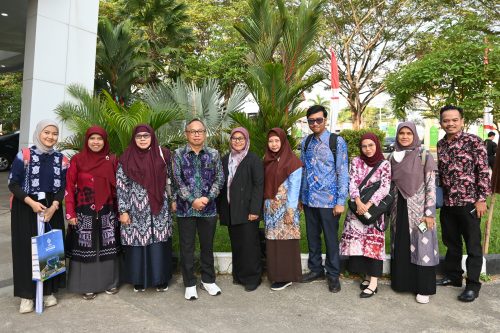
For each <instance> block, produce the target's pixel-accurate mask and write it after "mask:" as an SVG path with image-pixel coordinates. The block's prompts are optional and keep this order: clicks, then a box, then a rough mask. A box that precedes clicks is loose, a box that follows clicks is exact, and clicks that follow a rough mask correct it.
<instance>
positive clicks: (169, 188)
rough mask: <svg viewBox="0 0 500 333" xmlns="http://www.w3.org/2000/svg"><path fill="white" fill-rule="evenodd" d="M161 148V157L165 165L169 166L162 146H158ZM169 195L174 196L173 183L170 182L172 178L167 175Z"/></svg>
mask: <svg viewBox="0 0 500 333" xmlns="http://www.w3.org/2000/svg"><path fill="white" fill-rule="evenodd" d="M158 148H160V156H161V159H162V160H163V162H164V163H165V165H167V162H166V161H165V157H164V156H163V150H162V149H161V146H158ZM167 194H168V196H169V197H170V196H171V195H172V181H171V180H170V177H169V176H168V175H167Z"/></svg>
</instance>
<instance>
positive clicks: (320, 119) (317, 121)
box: [307, 117, 325, 125]
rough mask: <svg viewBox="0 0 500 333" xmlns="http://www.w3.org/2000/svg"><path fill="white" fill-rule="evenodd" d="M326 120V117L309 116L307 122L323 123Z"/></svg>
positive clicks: (312, 123)
mask: <svg viewBox="0 0 500 333" xmlns="http://www.w3.org/2000/svg"><path fill="white" fill-rule="evenodd" d="M324 121H325V118H324V117H319V118H307V123H308V124H309V125H314V123H316V124H318V125H321V124H323V122H324Z"/></svg>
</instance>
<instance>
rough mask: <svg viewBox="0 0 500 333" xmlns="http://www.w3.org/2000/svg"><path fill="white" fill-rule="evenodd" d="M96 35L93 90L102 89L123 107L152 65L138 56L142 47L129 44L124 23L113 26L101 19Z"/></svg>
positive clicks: (131, 41) (128, 29) (130, 40)
mask: <svg viewBox="0 0 500 333" xmlns="http://www.w3.org/2000/svg"><path fill="white" fill-rule="evenodd" d="M97 34H98V37H99V40H98V44H97V50H96V79H95V89H96V90H97V91H99V90H101V89H104V90H106V91H108V92H109V93H110V94H111V96H113V98H114V99H115V100H116V101H118V102H120V103H122V104H126V103H128V101H129V99H130V97H131V95H132V94H133V93H134V87H137V85H138V84H140V83H144V81H143V75H144V71H145V70H146V68H147V67H148V66H152V65H154V64H153V63H152V62H151V61H150V60H149V59H148V58H147V57H146V56H145V55H144V54H141V53H140V51H139V50H140V48H141V46H142V44H143V43H142V42H141V41H134V40H132V35H131V29H130V24H129V22H128V21H124V22H121V23H119V24H118V25H116V26H113V24H112V23H111V21H110V20H108V19H107V18H103V19H101V21H100V22H99V25H98V29H97Z"/></svg>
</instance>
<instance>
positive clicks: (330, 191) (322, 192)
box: [300, 130, 349, 208]
mask: <svg viewBox="0 0 500 333" xmlns="http://www.w3.org/2000/svg"><path fill="white" fill-rule="evenodd" d="M306 139H307V138H305V139H304V140H303V141H302V150H301V152H302V153H301V156H300V159H301V161H302V163H304V167H303V172H302V189H301V194H300V197H301V198H300V199H301V201H302V203H303V204H304V205H306V206H309V207H316V208H333V207H335V206H336V205H341V206H343V205H345V201H346V198H347V192H348V189H349V171H348V156H347V145H346V142H345V140H344V139H343V138H342V137H340V136H339V137H337V151H336V161H334V160H333V154H332V151H331V150H330V132H329V131H327V130H325V131H324V132H323V133H322V134H321V135H320V136H319V138H316V136H314V135H313V137H312V139H311V142H309V145H308V147H307V151H304V145H305V141H306Z"/></svg>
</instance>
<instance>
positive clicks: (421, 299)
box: [415, 294, 430, 304]
mask: <svg viewBox="0 0 500 333" xmlns="http://www.w3.org/2000/svg"><path fill="white" fill-rule="evenodd" d="M429 298H430V297H429V296H428V295H420V294H417V297H416V298H415V299H416V300H417V303H420V304H427V303H429Z"/></svg>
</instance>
